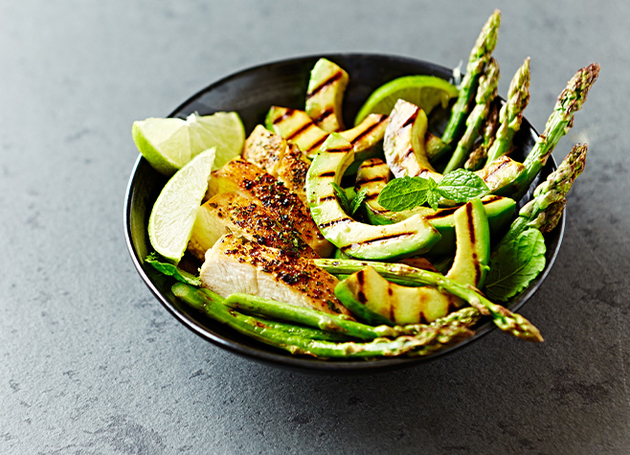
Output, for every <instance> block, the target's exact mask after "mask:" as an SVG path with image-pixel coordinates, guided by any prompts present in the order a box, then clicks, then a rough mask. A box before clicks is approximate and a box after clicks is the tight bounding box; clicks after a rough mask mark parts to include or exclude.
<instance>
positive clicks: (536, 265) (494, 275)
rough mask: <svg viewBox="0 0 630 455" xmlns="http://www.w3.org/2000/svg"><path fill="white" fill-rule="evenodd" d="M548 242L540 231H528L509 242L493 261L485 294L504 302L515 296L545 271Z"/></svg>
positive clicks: (500, 249)
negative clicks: (546, 243) (546, 244)
mask: <svg viewBox="0 0 630 455" xmlns="http://www.w3.org/2000/svg"><path fill="white" fill-rule="evenodd" d="M545 251H546V247H545V239H544V238H543V235H542V234H541V233H540V231H539V230H538V229H527V230H526V231H525V232H523V233H522V234H521V235H520V236H519V237H518V238H515V239H513V240H511V241H510V242H509V243H506V244H505V245H503V246H502V247H501V248H499V251H497V255H496V256H495V257H494V258H492V259H491V260H490V271H489V272H488V278H487V280H486V286H485V291H486V295H487V296H488V298H489V299H491V300H496V301H505V300H508V299H509V298H511V297H513V296H515V295H516V294H518V293H519V292H521V291H522V290H523V289H525V288H526V287H527V286H529V284H530V283H531V282H532V281H533V280H534V279H535V278H536V277H537V276H538V274H539V273H540V272H541V271H542V270H543V269H544V268H545Z"/></svg>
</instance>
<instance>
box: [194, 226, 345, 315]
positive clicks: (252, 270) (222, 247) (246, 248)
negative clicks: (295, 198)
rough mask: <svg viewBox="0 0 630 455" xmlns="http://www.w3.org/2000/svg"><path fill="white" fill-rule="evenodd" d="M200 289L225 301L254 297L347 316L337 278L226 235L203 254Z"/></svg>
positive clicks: (305, 261) (307, 262)
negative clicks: (337, 290)
mask: <svg viewBox="0 0 630 455" xmlns="http://www.w3.org/2000/svg"><path fill="white" fill-rule="evenodd" d="M200 278H201V283H202V286H203V287H206V288H208V289H210V290H212V291H214V292H216V293H217V294H219V295H221V296H224V297H227V296H229V295H230V294H232V293H235V292H242V293H246V294H252V295H257V296H259V297H263V298H269V299H274V300H278V301H280V302H286V303H290V304H293V305H296V306H301V307H306V308H312V309H315V310H319V311H324V312H326V313H330V314H346V315H350V312H349V311H348V310H347V309H346V308H345V307H344V306H343V305H342V304H341V303H340V302H339V301H338V300H337V297H335V293H334V289H335V286H336V285H337V283H338V280H337V278H335V277H334V276H333V275H331V274H329V273H328V272H326V271H324V270H322V269H321V268H319V267H317V266H316V265H315V264H313V263H312V261H310V260H309V259H306V258H301V257H297V256H295V255H292V254H289V253H287V252H286V251H283V250H279V249H276V248H269V247H265V246H262V245H260V244H257V243H254V242H251V241H249V240H247V239H245V238H243V237H238V236H235V235H231V234H227V235H224V236H223V237H221V239H220V240H219V241H218V242H216V243H215V244H214V246H213V247H212V249H210V250H208V252H207V253H206V260H205V262H204V263H203V265H202V266H201V270H200Z"/></svg>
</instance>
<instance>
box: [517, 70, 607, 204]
mask: <svg viewBox="0 0 630 455" xmlns="http://www.w3.org/2000/svg"><path fill="white" fill-rule="evenodd" d="M598 75H599V65H598V64H597V63H592V64H590V65H588V66H585V67H584V68H582V69H580V70H579V71H578V72H577V73H576V74H575V75H574V76H573V77H572V78H571V80H570V81H569V82H568V84H567V86H566V88H565V89H564V90H563V91H562V93H561V94H560V96H559V97H558V101H557V102H556V105H555V107H554V110H553V112H552V113H551V115H550V116H549V119H547V124H546V125H545V131H543V133H542V134H541V135H540V137H539V138H538V140H537V141H536V144H534V147H533V148H532V150H531V151H530V152H529V154H528V155H527V158H526V159H525V161H524V162H523V164H524V165H525V172H524V173H523V174H522V175H521V176H520V178H519V179H518V180H517V181H516V182H515V186H516V190H515V192H514V194H513V196H512V198H513V199H515V200H517V201H518V200H519V199H521V198H522V197H523V195H524V194H525V192H526V191H527V189H528V188H529V186H530V185H531V183H532V182H533V181H534V178H536V175H538V172H540V170H541V169H542V168H543V166H544V165H545V163H547V159H548V158H549V156H550V155H551V152H553V149H554V147H555V146H556V144H557V143H558V141H559V140H560V139H561V138H562V137H563V136H564V135H565V134H567V133H568V132H569V130H570V129H571V127H572V126H573V119H574V116H575V113H576V112H577V111H579V110H580V108H581V107H582V105H583V104H584V102H585V101H586V96H587V94H588V92H589V90H590V88H591V87H592V85H593V84H594V83H595V81H596V80H597V77H598Z"/></svg>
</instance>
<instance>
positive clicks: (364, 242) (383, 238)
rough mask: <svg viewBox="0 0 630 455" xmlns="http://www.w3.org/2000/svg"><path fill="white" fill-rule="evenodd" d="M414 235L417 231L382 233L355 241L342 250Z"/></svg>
mask: <svg viewBox="0 0 630 455" xmlns="http://www.w3.org/2000/svg"><path fill="white" fill-rule="evenodd" d="M413 235H415V232H400V233H396V234H390V235H382V236H378V237H374V238H372V239H367V240H362V241H360V242H357V243H353V244H351V245H346V246H344V247H342V248H341V250H342V251H347V250H349V249H350V248H356V247H358V246H361V245H371V244H373V243H378V242H385V241H392V240H401V239H404V238H408V237H411V236H413Z"/></svg>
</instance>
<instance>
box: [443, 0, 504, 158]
mask: <svg viewBox="0 0 630 455" xmlns="http://www.w3.org/2000/svg"><path fill="white" fill-rule="evenodd" d="M500 24H501V12H500V11H499V10H496V11H495V12H494V13H492V15H491V16H490V17H489V18H488V21H487V22H486V24H485V25H484V26H483V28H482V29H481V33H480V34H479V36H478V37H477V41H476V42H475V45H474V46H473V48H472V50H471V51H470V56H469V57H468V64H467V65H466V74H465V75H464V78H463V79H462V82H461V84H460V87H459V96H458V98H457V101H456V102H455V105H454V106H453V109H452V111H451V117H450V119H449V122H448V124H447V125H446V129H445V130H444V134H443V135H442V140H443V141H444V143H445V148H444V150H443V151H446V150H447V149H448V147H449V144H451V143H454V142H455V141H456V140H457V139H458V137H459V134H460V131H461V130H462V129H463V126H464V122H465V120H466V117H467V116H468V112H469V109H470V104H471V103H472V101H473V99H474V97H475V90H476V88H477V82H478V80H479V77H480V76H481V74H482V73H483V71H484V68H485V67H486V64H487V63H488V61H489V60H490V55H491V54H492V52H493V51H494V48H495V47H496V44H497V35H498V31H499V25H500ZM439 155H441V153H438V156H436V158H435V159H438V158H439Z"/></svg>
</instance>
